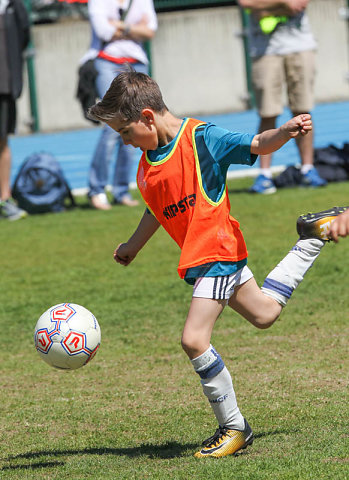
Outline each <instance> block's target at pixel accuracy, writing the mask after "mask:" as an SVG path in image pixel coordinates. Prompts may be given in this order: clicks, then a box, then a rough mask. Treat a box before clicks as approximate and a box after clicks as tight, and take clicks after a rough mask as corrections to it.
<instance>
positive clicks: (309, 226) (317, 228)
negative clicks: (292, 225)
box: [297, 207, 349, 242]
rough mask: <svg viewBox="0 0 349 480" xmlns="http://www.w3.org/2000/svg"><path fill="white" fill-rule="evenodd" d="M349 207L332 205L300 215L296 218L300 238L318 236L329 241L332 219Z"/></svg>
mask: <svg viewBox="0 0 349 480" xmlns="http://www.w3.org/2000/svg"><path fill="white" fill-rule="evenodd" d="M347 208H349V207H333V208H330V209H329V210H324V211H323V212H318V213H308V214H306V215H301V216H300V217H299V218H298V220H297V232H298V234H299V237H300V239H301V240H304V239H306V238H318V239H319V240H324V241H325V242H329V241H330V240H331V238H330V236H329V234H330V226H331V223H332V222H333V220H334V219H335V218H336V217H337V216H338V215H339V214H340V213H343V212H344V211H345V210H347Z"/></svg>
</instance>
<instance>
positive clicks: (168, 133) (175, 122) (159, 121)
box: [156, 111, 183, 147]
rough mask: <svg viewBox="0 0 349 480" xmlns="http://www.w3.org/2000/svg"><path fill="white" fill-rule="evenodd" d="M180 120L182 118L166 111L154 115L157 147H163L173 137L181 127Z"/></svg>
mask: <svg viewBox="0 0 349 480" xmlns="http://www.w3.org/2000/svg"><path fill="white" fill-rule="evenodd" d="M182 122H183V120H182V119H181V118H177V117H175V116H174V115H172V113H170V112H168V111H167V112H166V113H165V114H164V115H158V116H157V117H156V130H157V133H158V146H159V147H164V146H165V145H167V144H169V143H170V142H171V141H172V140H173V139H174V138H175V136H176V135H177V133H178V132H179V130H180V128H181V125H182Z"/></svg>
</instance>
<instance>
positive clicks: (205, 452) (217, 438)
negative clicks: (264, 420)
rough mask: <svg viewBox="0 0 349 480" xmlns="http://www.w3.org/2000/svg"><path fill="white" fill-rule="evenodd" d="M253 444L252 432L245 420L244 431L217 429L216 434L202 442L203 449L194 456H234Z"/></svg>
mask: <svg viewBox="0 0 349 480" xmlns="http://www.w3.org/2000/svg"><path fill="white" fill-rule="evenodd" d="M252 443H253V432H252V429H251V427H250V426H249V424H248V422H247V420H246V419H245V428H244V430H242V431H241V430H231V429H229V428H226V427H219V428H218V430H216V433H215V434H214V435H213V436H212V437H210V438H208V439H207V440H205V441H204V442H203V446H204V448H202V449H201V450H199V451H198V452H196V453H195V454H194V457H196V458H204V457H216V458H218V457H225V456H226V455H234V454H235V453H236V452H238V451H239V450H242V449H244V448H246V447H248V446H249V445H252Z"/></svg>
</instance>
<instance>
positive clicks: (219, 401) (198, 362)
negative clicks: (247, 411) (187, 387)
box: [191, 345, 244, 430]
mask: <svg viewBox="0 0 349 480" xmlns="http://www.w3.org/2000/svg"><path fill="white" fill-rule="evenodd" d="M191 362H192V364H193V367H194V369H195V371H196V372H197V373H198V374H199V375H200V377H201V385H202V389H203V391H204V394H205V395H206V397H207V398H208V401H209V402H210V405H211V407H212V410H213V413H214V414H215V417H216V419H217V421H218V424H219V425H220V426H221V427H223V426H224V427H228V428H231V429H238V430H243V429H244V417H243V416H242V414H241V412H240V410H239V407H238V406H237V401H236V396H235V392H234V387H233V382H232V379H231V376H230V373H229V371H228V369H227V368H226V367H225V365H224V363H223V360H222V359H221V357H220V355H219V354H218V353H217V352H216V350H215V349H214V348H213V347H212V345H211V346H210V348H209V349H208V350H207V351H206V352H204V353H203V354H202V355H200V356H199V357H197V358H194V359H193V360H192V361H191Z"/></svg>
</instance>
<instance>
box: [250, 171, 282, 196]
mask: <svg viewBox="0 0 349 480" xmlns="http://www.w3.org/2000/svg"><path fill="white" fill-rule="evenodd" d="M249 192H251V193H263V194H265V195H267V194H270V193H275V192H276V187H275V185H274V182H273V180H272V179H271V178H268V177H266V176H264V175H258V177H257V178H256V180H255V182H254V184H253V185H252V187H251V188H250V189H249Z"/></svg>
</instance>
